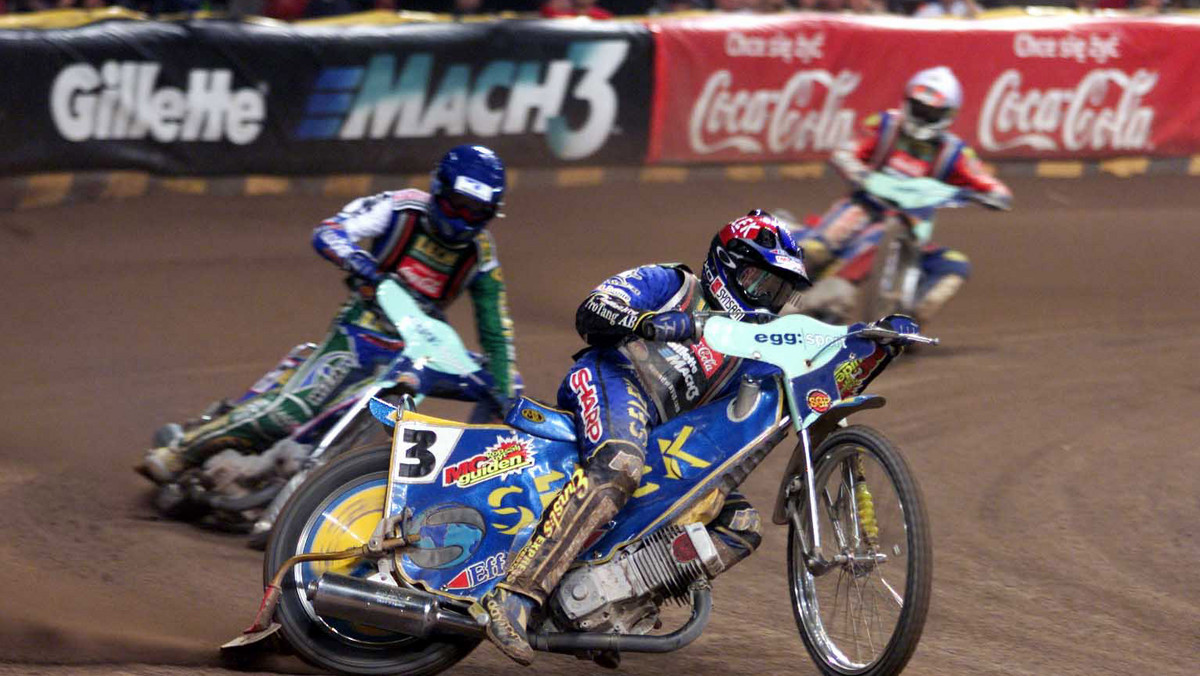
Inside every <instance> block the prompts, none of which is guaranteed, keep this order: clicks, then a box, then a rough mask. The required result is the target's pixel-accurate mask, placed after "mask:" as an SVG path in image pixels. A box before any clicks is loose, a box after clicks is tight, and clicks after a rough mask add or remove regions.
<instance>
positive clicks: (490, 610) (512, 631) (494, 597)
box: [479, 588, 535, 666]
mask: <svg viewBox="0 0 1200 676" xmlns="http://www.w3.org/2000/svg"><path fill="white" fill-rule="evenodd" d="M479 603H480V604H481V605H482V606H483V610H484V611H485V612H486V613H487V617H488V625H487V635H488V638H489V639H491V641H492V643H495V644H496V647H497V648H499V649H500V652H502V653H504V654H505V655H508V657H509V658H510V659H512V660H513V661H514V662H516V663H518V664H523V665H525V666H529V665H530V664H532V663H533V648H531V647H529V638H528V634H526V626H527V625H528V623H529V613H530V611H531V610H533V607H534V605H535V603H534V600H533V599H531V598H529V597H526V596H522V595H520V594H514V593H513V592H511V591H509V590H507V589H503V588H497V589H494V590H492V591H490V592H488V593H487V594H485V595H484V597H483V598H482V599H480V600H479Z"/></svg>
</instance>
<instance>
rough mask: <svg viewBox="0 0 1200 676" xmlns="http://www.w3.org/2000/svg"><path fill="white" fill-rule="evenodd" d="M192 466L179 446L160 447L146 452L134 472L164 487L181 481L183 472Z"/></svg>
mask: <svg viewBox="0 0 1200 676" xmlns="http://www.w3.org/2000/svg"><path fill="white" fill-rule="evenodd" d="M191 466H192V462H191V461H190V460H188V459H187V457H186V456H185V455H184V454H183V451H181V450H180V449H179V446H178V445H171V446H159V447H157V448H152V449H150V450H149V451H146V457H144V458H142V461H141V462H140V463H138V464H137V465H135V466H134V468H133V469H134V470H135V471H136V472H137V473H138V474H141V475H142V476H144V477H146V478H147V479H149V480H151V481H153V482H154V483H156V484H158V485H160V486H162V485H165V484H169V483H171V482H173V481H176V480H178V479H179V475H180V474H182V473H183V470H185V469H187V468H189V467H191Z"/></svg>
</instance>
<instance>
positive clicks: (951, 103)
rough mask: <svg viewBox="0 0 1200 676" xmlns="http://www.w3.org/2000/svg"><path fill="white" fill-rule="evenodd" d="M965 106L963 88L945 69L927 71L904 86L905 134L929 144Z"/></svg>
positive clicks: (928, 69) (918, 74)
mask: <svg viewBox="0 0 1200 676" xmlns="http://www.w3.org/2000/svg"><path fill="white" fill-rule="evenodd" d="M961 107H962V85H961V84H959V83H958V78H956V77H954V73H953V72H951V71H950V69H949V68H947V67H945V66H937V67H936V68H927V69H925V70H923V71H921V72H919V73H917V74H916V75H914V76H912V79H911V80H909V81H908V84H907V85H905V86H904V133H905V134H908V135H909V136H911V137H913V138H915V139H917V140H919V141H929V140H931V139H933V138H934V137H935V136H937V135H938V134H939V133H940V132H942V131H944V130H945V129H946V128H947V127H949V126H950V123H951V122H953V121H954V116H955V115H957V114H958V109H959V108H961Z"/></svg>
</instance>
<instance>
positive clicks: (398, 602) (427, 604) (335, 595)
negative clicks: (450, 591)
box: [305, 573, 486, 638]
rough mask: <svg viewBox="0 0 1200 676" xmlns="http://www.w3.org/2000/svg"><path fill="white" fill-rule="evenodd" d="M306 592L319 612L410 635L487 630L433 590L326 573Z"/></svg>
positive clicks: (476, 633) (472, 633)
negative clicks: (444, 605) (447, 602)
mask: <svg viewBox="0 0 1200 676" xmlns="http://www.w3.org/2000/svg"><path fill="white" fill-rule="evenodd" d="M305 592H306V593H307V594H308V599H309V601H311V602H312V605H313V610H315V611H317V614H318V615H321V616H323V617H334V618H337V619H339V620H346V621H348V622H354V623H357V624H365V625H367V626H370V627H375V628H377V629H384V630H387V631H394V632H396V633H399V634H406V635H408V636H418V637H426V636H431V635H434V634H457V635H459V636H473V637H476V638H483V637H484V636H485V632H486V630H485V628H484V627H483V626H482V625H480V624H478V623H477V622H475V620H474V619H473V618H471V617H470V616H469V615H467V614H465V613H462V612H459V611H458V610H455V609H453V608H444V607H442V605H441V602H440V601H439V599H438V598H437V597H436V596H434V595H433V594H428V593H426V592H422V591H417V590H415V589H405V588H402V587H396V586H393V585H389V584H384V583H382V582H373V581H371V580H363V579H359V578H354V577H347V576H345V575H334V574H332V573H325V574H324V575H322V576H321V577H320V578H318V579H316V580H313V581H312V582H311V583H309V585H308V588H307V589H306V590H305Z"/></svg>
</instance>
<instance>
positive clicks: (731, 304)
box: [708, 277, 746, 319]
mask: <svg viewBox="0 0 1200 676" xmlns="http://www.w3.org/2000/svg"><path fill="white" fill-rule="evenodd" d="M708 290H709V291H711V292H712V295H713V298H716V299H717V302H718V303H720V304H721V309H722V310H726V311H727V312H729V316H730V317H733V318H734V319H741V318H742V317H745V316H746V311H745V310H743V309H742V306H741V305H738V302H737V300H735V299H734V297H733V294H732V293H730V292H729V287H727V286H725V282H722V281H721V278H720V277H714V278H713V280H712V283H711V284H709V285H708Z"/></svg>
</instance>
